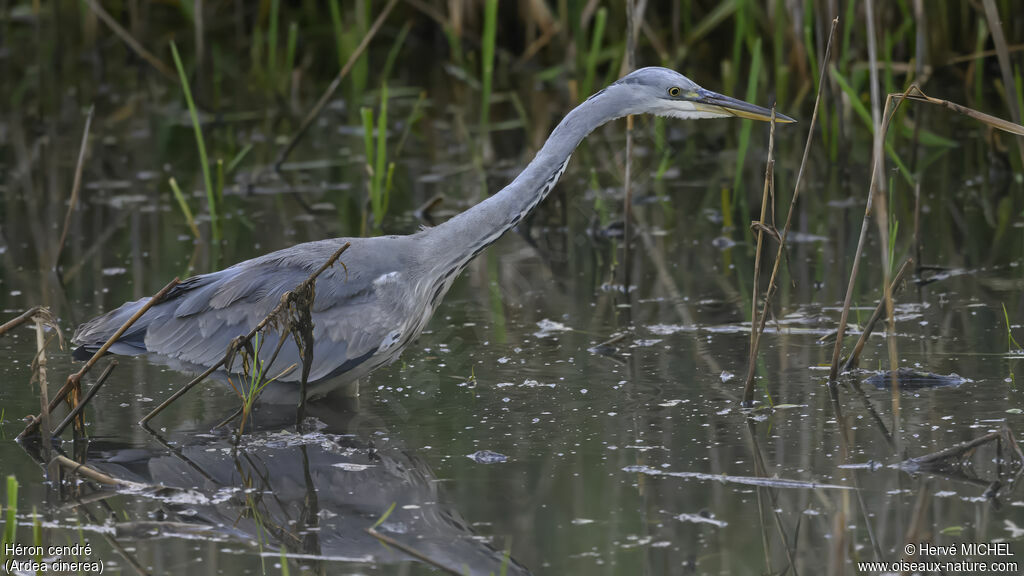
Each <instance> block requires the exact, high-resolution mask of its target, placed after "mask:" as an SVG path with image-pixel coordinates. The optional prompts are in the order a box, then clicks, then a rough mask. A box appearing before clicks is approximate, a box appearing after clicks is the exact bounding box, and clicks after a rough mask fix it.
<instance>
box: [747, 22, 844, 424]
mask: <svg viewBox="0 0 1024 576" xmlns="http://www.w3.org/2000/svg"><path fill="white" fill-rule="evenodd" d="M838 24H839V18H834V19H833V20H832V27H831V29H830V30H829V33H828V41H827V42H826V43H825V55H824V57H823V58H822V65H821V67H820V68H819V70H820V77H819V78H818V94H817V96H816V97H815V99H814V111H813V112H812V113H811V124H810V126H809V127H808V130H807V142H806V143H805V144H804V155H803V158H802V159H801V160H800V169H799V170H798V171H797V174H796V184H795V185H794V186H793V199H792V200H791V201H790V203H789V212H788V213H787V214H786V224H785V226H784V227H783V229H782V233H781V234H780V235H779V249H778V252H777V253H776V254H775V264H774V266H773V267H772V275H771V277H770V278H769V280H768V288H767V290H766V291H765V297H764V306H763V307H762V309H761V321H760V322H759V323H758V325H757V326H751V327H750V329H751V330H752V331H757V333H758V336H757V337H756V338H754V340H753V341H754V352H753V353H752V354H751V357H752V358H756V355H757V353H756V348H757V345H758V344H759V343H760V339H761V337H760V334H761V333H763V332H764V326H765V320H766V319H767V317H768V307H769V306H770V305H771V301H772V296H774V294H775V279H776V277H777V276H778V274H779V264H780V263H781V262H782V257H783V251H784V250H785V249H786V237H787V236H788V235H789V228H790V226H791V225H792V223H793V212H794V210H795V208H796V202H797V199H798V198H800V185H801V184H803V181H804V171H805V169H806V167H807V158H808V157H809V156H810V154H811V143H812V142H813V140H814V127H815V125H816V124H817V122H818V110H819V107H820V105H821V94H822V91H823V90H824V87H825V73H826V70H827V69H828V62H829V58H830V57H831V54H832V40H833V38H834V37H835V33H836V26H837V25H838ZM753 400H754V377H753V362H751V366H750V368H749V369H748V371H747V382H746V385H745V387H744V389H743V405H744V406H750V405H751V403H752V402H753Z"/></svg>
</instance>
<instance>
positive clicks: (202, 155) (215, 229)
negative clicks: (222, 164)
mask: <svg viewBox="0 0 1024 576" xmlns="http://www.w3.org/2000/svg"><path fill="white" fill-rule="evenodd" d="M171 55H172V56H173V57H174V66H175V67H176V68H177V69H178V76H179V78H180V80H181V91H182V93H183V94H184V95H185V102H186V104H188V113H189V116H190V117H191V118H192V129H193V131H194V132H195V136H196V149H197V150H198V151H199V162H200V165H201V166H202V168H203V183H204V184H205V185H206V202H207V204H208V207H209V210H210V229H211V231H212V234H213V242H214V243H215V244H220V238H221V235H220V222H219V221H218V220H217V202H216V198H215V193H214V188H213V179H212V177H211V176H210V160H209V158H208V157H207V155H206V141H205V140H204V139H203V127H202V126H201V125H200V124H199V111H198V110H196V103H195V101H193V99H192V90H191V89H190V88H189V85H188V75H187V74H186V73H185V67H184V65H182V63H181V56H179V55H178V47H177V46H175V44H174V42H173V41H172V42H171Z"/></svg>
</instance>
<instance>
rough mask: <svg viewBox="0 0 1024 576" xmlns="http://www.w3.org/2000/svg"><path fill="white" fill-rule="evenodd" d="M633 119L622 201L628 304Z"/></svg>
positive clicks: (624, 285)
mask: <svg viewBox="0 0 1024 576" xmlns="http://www.w3.org/2000/svg"><path fill="white" fill-rule="evenodd" d="M632 169H633V117H632V116H626V172H625V176H624V177H625V180H626V182H625V187H626V190H625V195H624V196H625V198H624V199H623V201H622V202H623V206H622V288H623V293H624V294H625V295H626V301H627V302H629V300H630V298H629V283H630V280H631V278H630V274H629V270H630V258H629V252H630V250H629V247H630V243H629V236H630V234H632V233H633V231H632V229H631V226H630V225H629V222H630V220H632V218H633V184H632V180H633V176H632Z"/></svg>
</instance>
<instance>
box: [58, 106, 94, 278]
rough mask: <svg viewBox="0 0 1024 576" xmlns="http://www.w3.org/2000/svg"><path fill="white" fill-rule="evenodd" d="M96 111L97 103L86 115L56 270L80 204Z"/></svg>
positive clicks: (90, 107) (59, 244)
mask: <svg viewBox="0 0 1024 576" xmlns="http://www.w3.org/2000/svg"><path fill="white" fill-rule="evenodd" d="M95 112H96V105H95V104H93V105H92V106H89V113H88V114H87V115H86V117H85V128H83V129H82V145H81V146H80V147H79V149H78V163H77V164H76V165H75V179H74V181H73V183H72V185H71V200H69V201H68V211H67V214H65V215H64V230H63V231H61V233H60V241H58V242H57V254H56V255H55V256H54V257H53V268H54V270H56V269H57V267H58V266H59V265H60V256H61V253H62V252H63V251H64V244H65V242H67V239H68V229H70V228H71V214H72V213H74V211H75V207H76V206H78V193H79V191H80V190H81V189H82V168H83V167H84V166H85V154H86V152H87V151H88V150H89V129H90V128H91V127H92V118H93V115H94V114H95Z"/></svg>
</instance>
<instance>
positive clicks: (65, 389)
mask: <svg viewBox="0 0 1024 576" xmlns="http://www.w3.org/2000/svg"><path fill="white" fill-rule="evenodd" d="M177 285H178V279H177V278H175V279H174V280H171V281H170V282H169V283H168V284H167V285H166V286H164V287H163V288H162V289H161V290H160V291H159V292H157V293H156V294H155V295H154V296H153V297H152V298H150V299H149V302H146V303H145V304H144V305H143V306H142V308H139V311H138V312H136V313H135V314H132V317H131V318H129V319H128V320H127V321H125V323H124V324H122V325H121V327H120V328H118V329H117V332H114V334H113V335H112V336H111V337H110V338H108V339H107V341H106V342H104V343H103V346H100V349H99V350H97V351H96V353H95V354H93V355H92V358H89V361H88V362H86V363H85V365H84V366H82V368H81V369H80V370H79V371H78V372H76V373H74V374H72V375H70V376H68V379H67V382H65V383H64V386H62V387H61V389H60V390H58V391H57V394H56V396H54V397H53V399H52V400H50V404H49V406H48V408H47V410H45V413H47V414H49V413H51V412H53V411H54V410H55V409H56V408H57V405H58V404H60V403H61V401H62V400H64V398H65V397H67V395H68V393H70V392H71V390H72V389H74V388H77V387H78V386H80V383H81V381H82V376H84V375H85V373H86V372H88V371H89V369H90V368H92V367H93V365H95V364H96V362H98V361H99V359H100V358H101V357H102V356H103V355H104V354H106V353H107V350H109V349H110V347H111V346H113V345H114V342H117V341H118V339H120V338H121V336H122V335H124V333H125V332H126V331H127V330H128V329H129V328H131V326H132V324H135V322H136V321H137V320H138V319H139V318H141V317H142V315H143V314H145V313H146V312H147V311H149V309H150V308H152V307H153V306H155V305H156V304H159V303H160V302H161V301H162V300H163V299H164V297H166V296H167V294H168V293H169V292H170V291H171V289H173V288H174V287H175V286H177ZM41 416H42V412H41V413H40V414H38V415H36V416H33V417H32V418H31V419H30V420H29V423H28V425H26V426H25V429H24V430H22V431H21V434H18V437H17V438H16V440H21V439H23V438H25V437H26V436H28V435H29V434H32V433H33V432H35V431H36V429H37V428H39V424H40V422H41V421H42V419H41Z"/></svg>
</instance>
